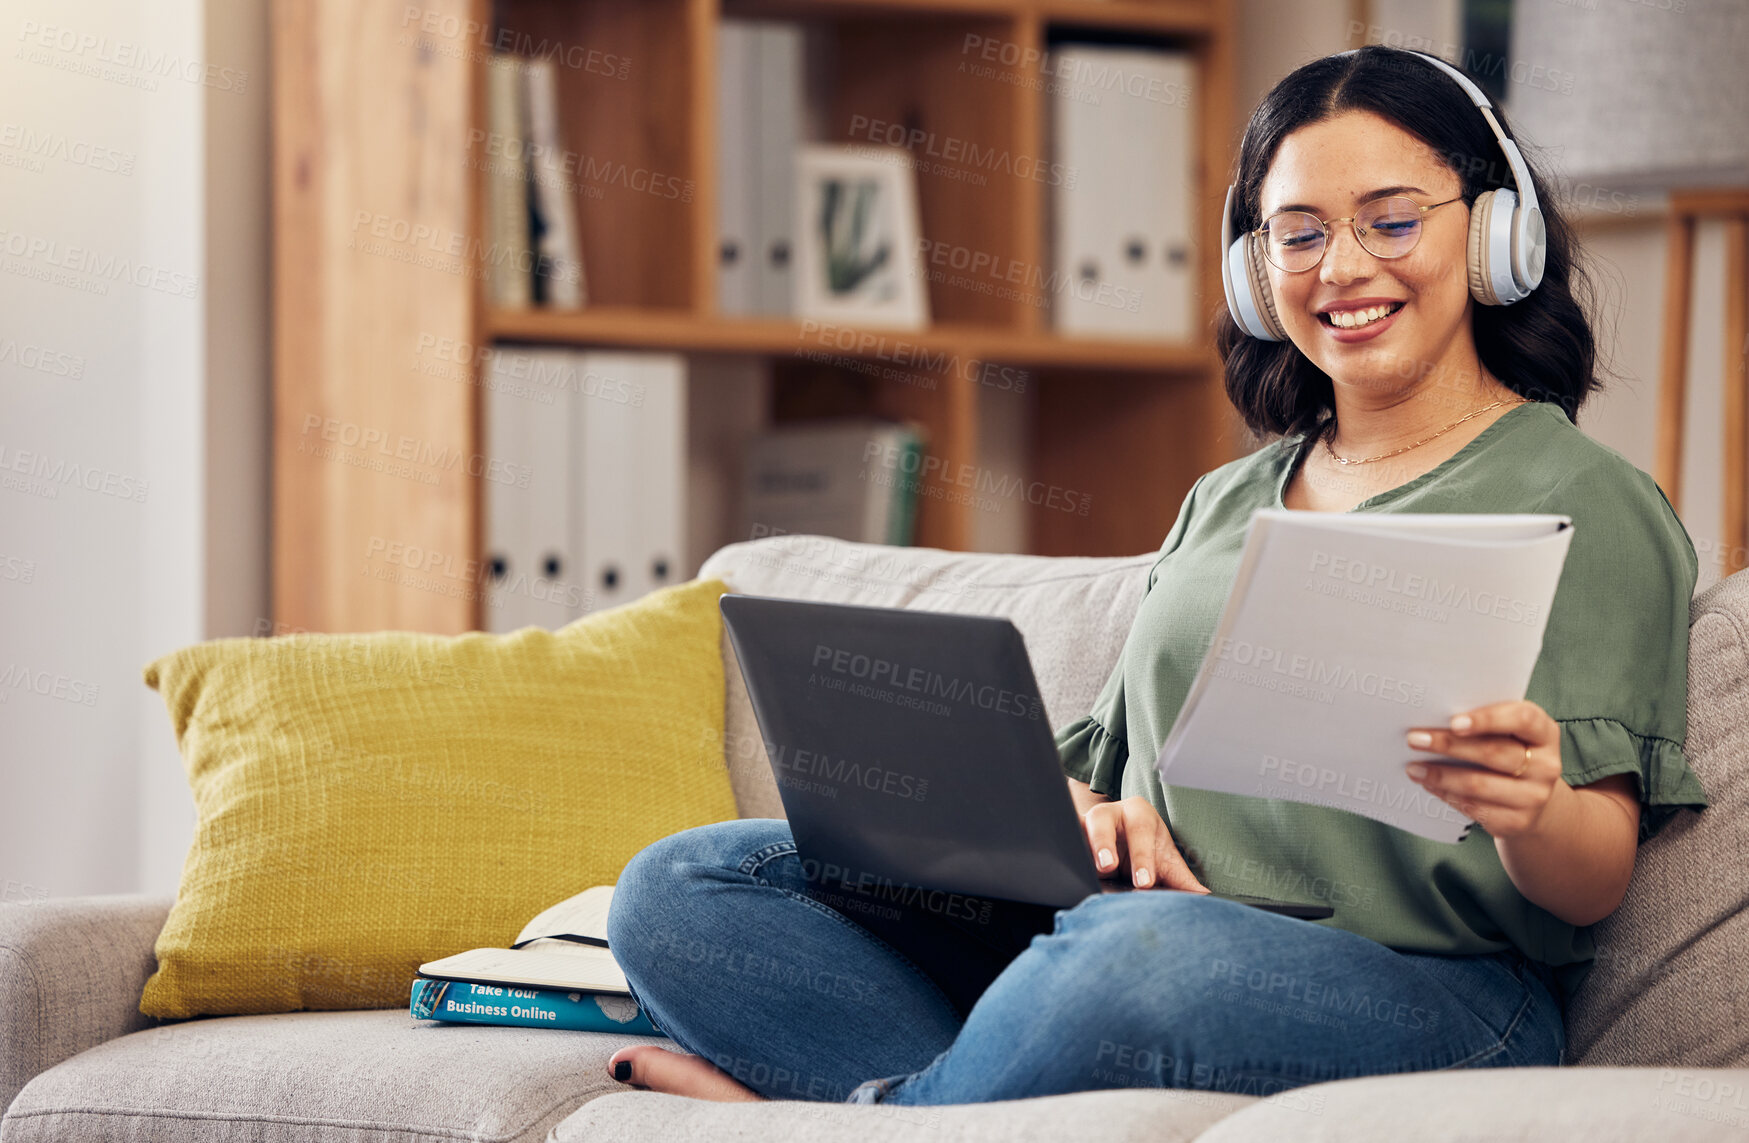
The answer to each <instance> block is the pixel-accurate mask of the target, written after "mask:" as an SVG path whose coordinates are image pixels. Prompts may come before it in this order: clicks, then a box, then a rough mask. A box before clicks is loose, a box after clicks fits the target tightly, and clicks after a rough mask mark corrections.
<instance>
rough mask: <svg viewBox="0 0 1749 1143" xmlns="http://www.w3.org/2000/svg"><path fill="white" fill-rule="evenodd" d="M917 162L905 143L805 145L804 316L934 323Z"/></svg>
mask: <svg viewBox="0 0 1749 1143" xmlns="http://www.w3.org/2000/svg"><path fill="white" fill-rule="evenodd" d="M912 161H913V160H912V157H911V153H910V152H909V151H907V150H905V149H904V148H902V147H870V146H860V145H851V146H824V145H809V146H804V147H801V148H800V149H799V150H798V151H797V155H796V177H797V188H796V199H795V201H796V210H797V211H798V214H797V217H796V230H795V233H796V284H797V289H796V295H797V308H798V310H799V311H800V314H799V316H801V317H803V318H808V319H815V320H827V321H842V322H846V323H848V324H852V325H862V326H884V327H890V328H898V329H922V328H923V327H925V326H927V325H928V324H929V298H928V292H927V290H926V288H925V279H924V277H923V269H922V257H921V254H920V250H921V243H920V241H919V239H920V238H921V233H920V231H921V227H920V224H919V222H918V217H917V183H916V177H915V174H914V172H913V171H912V167H911V164H912Z"/></svg>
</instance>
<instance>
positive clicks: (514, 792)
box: [140, 580, 735, 1018]
mask: <svg viewBox="0 0 1749 1143" xmlns="http://www.w3.org/2000/svg"><path fill="white" fill-rule="evenodd" d="M723 590H724V585H723V584H722V583H720V582H716V581H711V580H703V581H697V582H692V583H686V584H680V585H678V586H675V587H670V588H665V589H663V590H661V591H656V592H653V593H651V594H649V595H647V596H644V597H643V598H642V599H639V600H637V601H636V602H633V603H629V604H626V605H625V606H622V607H616V608H613V609H612V610H609V611H603V612H601V613H599V614H595V615H590V616H586V617H584V618H582V619H579V620H577V621H576V622H574V623H571V624H568V625H567V626H565V627H563V628H561V629H559V630H558V631H546V630H542V629H540V628H537V627H528V628H524V629H522V630H520V631H517V632H514V633H512V634H508V635H488V634H484V633H481V632H474V633H471V634H467V635H458V636H455V637H450V638H446V637H442V636H437V635H423V634H415V633H410V632H393V631H391V632H379V633H375V634H368V635H287V636H281V637H278V638H272V639H220V640H215V641H213V642H209V643H202V644H199V645H197V646H193V647H188V648H185V649H184V650H181V651H178V652H176V653H175V654H172V655H167V656H165V657H164V658H163V659H160V660H159V661H158V662H156V663H154V664H152V666H151V667H149V668H148V669H147V679H148V681H149V682H150V683H151V684H152V685H153V686H156V687H157V688H158V689H159V690H160V691H161V692H162V694H163V696H164V701H165V704H166V705H167V706H168V707H169V710H170V715H171V719H172V722H173V723H174V725H175V730H176V738H177V742H178V743H179V744H180V745H181V747H182V754H183V759H184V762H185V765H186V767H187V770H188V776H189V783H190V785H191V786H192V787H193V791H194V800H195V804H196V806H197V807H198V809H199V811H200V825H199V828H198V829H197V831H196V835H195V844H194V847H193V849H192V850H191V851H190V854H189V857H188V861H187V863H186V864H185V865H184V867H183V873H182V884H181V887H180V889H179V890H178V892H177V897H176V905H175V907H174V908H173V909H172V910H171V913H170V918H169V920H168V921H166V922H165V924H164V931H163V933H162V934H161V935H160V936H159V938H158V945H157V955H158V971H157V972H156V973H154V974H153V975H152V977H151V979H150V980H148V981H147V982H146V988H145V992H144V995H143V996H142V997H141V1000H140V1010H141V1011H142V1012H144V1013H146V1014H147V1015H149V1016H158V1017H169V1018H184V1017H189V1016H203V1015H246V1014H264V1013H269V1012H288V1011H294V1010H297V1009H300V1008H309V1009H341V1008H359V1009H368V1008H384V1007H388V1006H391V1005H397V1004H406V1003H407V995H408V987H409V985H410V984H411V982H412V978H413V975H414V973H415V971H416V970H417V969H418V967H419V965H420V964H421V963H423V962H425V961H430V960H436V959H438V958H440V957H445V956H449V955H451V954H453V953H458V952H463V951H465V950H467V949H471V948H477V947H481V946H500V945H508V944H509V943H510V942H512V941H513V940H515V939H516V934H517V933H518V932H519V931H520V930H521V929H522V927H523V926H524V925H526V924H527V923H528V921H529V918H531V917H533V916H534V915H535V914H537V913H539V912H540V911H541V910H543V909H545V908H547V907H548V906H550V905H552V904H553V903H554V902H556V901H562V900H564V899H565V898H567V897H571V896H573V895H574V894H576V893H579V892H581V891H582V890H584V889H587V888H589V887H590V886H591V885H611V884H613V882H614V881H615V880H616V879H617V878H618V877H619V874H620V870H621V869H623V868H624V867H625V863H626V862H627V861H630V860H631V858H632V856H633V855H634V854H636V853H637V852H638V851H639V850H641V849H643V848H644V847H645V846H647V845H649V844H650V843H651V842H654V841H657V840H660V839H661V838H663V837H666V836H667V835H669V834H671V833H677V832H679V831H680V830H683V829H688V828H690V827H692V826H697V825H703V824H706V823H708V822H716V821H723V820H725V819H730V818H733V817H734V814H735V803H734V796H733V793H732V792H731V790H730V787H729V782H728V777H727V775H726V774H725V773H724V767H723V760H722V753H721V750H720V749H719V747H718V746H717V745H716V740H717V738H718V736H720V735H721V734H722V707H721V705H720V703H721V701H722V700H721V695H722V658H721V656H720V654H719V652H718V649H717V645H718V643H719V642H720V641H721V632H722V618H721V616H720V615H719V613H718V611H717V598H718V597H719V596H720V595H721V594H722V592H723Z"/></svg>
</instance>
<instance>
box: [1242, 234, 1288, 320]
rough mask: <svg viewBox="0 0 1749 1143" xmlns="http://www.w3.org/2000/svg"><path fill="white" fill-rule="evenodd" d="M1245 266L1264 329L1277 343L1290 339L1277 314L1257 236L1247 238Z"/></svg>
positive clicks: (1267, 269) (1267, 270)
mask: <svg viewBox="0 0 1749 1143" xmlns="http://www.w3.org/2000/svg"><path fill="white" fill-rule="evenodd" d="M1244 241H1245V266H1246V268H1247V269H1248V270H1250V271H1251V296H1252V298H1254V299H1256V302H1257V313H1258V316H1259V317H1261V318H1262V319H1263V327H1264V328H1265V329H1267V330H1268V331H1269V333H1270V336H1272V337H1274V338H1275V340H1277V341H1286V340H1287V339H1288V336H1287V330H1285V329H1283V328H1282V325H1281V318H1280V317H1279V316H1277V314H1276V312H1275V295H1274V294H1273V293H1271V292H1270V290H1269V267H1268V266H1266V265H1264V262H1263V251H1262V250H1260V249H1259V248H1258V245H1257V236H1256V235H1255V234H1247V235H1246V236H1245V239H1244Z"/></svg>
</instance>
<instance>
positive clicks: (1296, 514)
mask: <svg viewBox="0 0 1749 1143" xmlns="http://www.w3.org/2000/svg"><path fill="white" fill-rule="evenodd" d="M1572 539H1573V529H1572V522H1571V520H1570V519H1569V518H1568V517H1565V516H1549V515H1446V514H1438V513H1428V514H1412V513H1390V514H1372V515H1360V516H1354V515H1348V514H1340V513H1325V512H1303V511H1293V510H1288V509H1261V510H1259V511H1258V512H1256V513H1255V514H1254V515H1253V516H1252V521H1251V530H1250V532H1249V534H1248V536H1247V538H1246V543H1245V550H1244V553H1243V554H1242V555H1241V557H1240V561H1239V571H1238V574H1237V576H1236V577H1235V578H1234V582H1233V588H1232V592H1231V594H1230V595H1229V596H1228V597H1227V604H1226V608H1225V609H1224V610H1223V611H1222V613H1221V619H1220V623H1219V625H1218V626H1217V627H1216V630H1215V636H1214V639H1213V641H1212V642H1211V643H1210V646H1209V650H1208V654H1207V656H1206V657H1205V658H1204V660H1203V664H1202V668H1201V669H1200V670H1199V671H1198V672H1197V677H1196V681H1195V682H1194V683H1193V684H1192V685H1191V688H1190V693H1189V694H1188V695H1187V696H1186V698H1185V700H1184V706H1183V708H1182V709H1181V710H1180V712H1179V715H1178V719H1177V721H1176V722H1175V723H1174V724H1173V727H1172V732H1171V734H1170V735H1168V736H1167V739H1166V744H1165V745H1164V746H1163V747H1161V750H1160V755H1159V758H1158V759H1157V760H1156V766H1157V768H1158V770H1159V773H1160V780H1161V781H1162V782H1163V783H1166V784H1168V785H1174V786H1186V787H1190V788H1193V789H1200V790H1216V791H1220V792H1223V793H1229V794H1245V795H1249V796H1253V797H1263V798H1281V799H1285V800H1288V801H1295V802H1305V803H1308V804H1311V805H1321V806H1330V807H1334V808H1336V809H1342V810H1348V811H1350V812H1353V813H1357V814H1363V815H1365V816H1366V817H1369V818H1373V819H1374V820H1376V821H1381V822H1385V823H1386V824H1388V825H1393V826H1396V827H1398V828H1400V829H1405V830H1408V831H1409V832H1411V833H1414V834H1417V835H1418V836H1421V837H1425V838H1429V839H1431V840H1434V841H1443V842H1458V841H1462V840H1463V839H1464V837H1465V836H1467V835H1468V833H1469V830H1470V827H1471V825H1472V824H1473V823H1472V822H1470V821H1469V820H1468V819H1467V818H1465V817H1464V815H1462V814H1461V813H1459V812H1458V811H1457V810H1455V809H1453V808H1452V807H1451V806H1449V805H1447V804H1446V803H1445V802H1442V801H1440V800H1439V799H1437V798H1435V797H1433V796H1432V795H1431V794H1429V793H1427V792H1426V791H1425V790H1423V789H1422V788H1421V787H1420V786H1419V785H1417V784H1416V783H1414V782H1412V781H1410V779H1409V777H1408V775H1406V774H1405V773H1404V772H1403V767H1404V765H1405V764H1406V763H1408V762H1410V761H1413V760H1415V759H1422V760H1426V761H1433V762H1437V761H1441V758H1440V756H1438V755H1435V754H1431V753H1428V752H1425V751H1417V750H1414V749H1412V748H1410V747H1409V746H1408V745H1407V744H1406V743H1405V742H1404V735H1405V734H1406V733H1407V732H1408V731H1409V729H1410V728H1411V727H1415V726H1432V727H1439V726H1444V725H1445V724H1446V722H1447V721H1448V720H1449V719H1450V718H1451V716H1452V715H1454V714H1457V713H1459V712H1461V711H1464V710H1468V709H1470V708H1472V707H1477V706H1484V705H1486V704H1489V703H1495V702H1503V701H1507V700H1510V699H1517V698H1523V697H1524V692H1525V688H1526V687H1527V686H1528V685H1529V683H1530V674H1531V670H1532V669H1533V668H1534V667H1535V665H1536V660H1537V656H1538V655H1539V654H1540V653H1541V651H1542V638H1543V630H1544V628H1545V627H1546V626H1547V623H1548V611H1549V605H1550V604H1551V603H1552V602H1553V600H1554V596H1555V587H1556V585H1557V583H1558V582H1559V580H1560V576H1561V567H1562V565H1563V564H1564V563H1565V561H1566V558H1567V548H1568V546H1569V545H1570V544H1571V543H1572Z"/></svg>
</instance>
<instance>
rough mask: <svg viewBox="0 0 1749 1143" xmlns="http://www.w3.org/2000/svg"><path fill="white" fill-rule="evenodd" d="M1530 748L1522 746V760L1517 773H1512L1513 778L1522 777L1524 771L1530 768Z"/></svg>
mask: <svg viewBox="0 0 1749 1143" xmlns="http://www.w3.org/2000/svg"><path fill="white" fill-rule="evenodd" d="M1530 749H1531V748H1530V747H1528V746H1526V747H1525V748H1524V761H1523V762H1521V763H1520V764H1519V766H1518V771H1517V773H1515V774H1513V775H1512V776H1513V777H1514V778H1522V777H1524V772H1525V771H1526V770H1528V769H1530Z"/></svg>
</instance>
